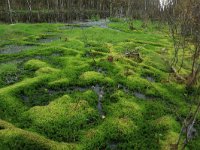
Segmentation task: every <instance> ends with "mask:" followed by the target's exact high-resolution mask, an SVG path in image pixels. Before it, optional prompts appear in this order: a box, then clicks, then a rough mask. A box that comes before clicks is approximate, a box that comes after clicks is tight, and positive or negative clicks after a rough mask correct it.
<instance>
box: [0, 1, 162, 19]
mask: <svg viewBox="0 0 200 150" xmlns="http://www.w3.org/2000/svg"><path fill="white" fill-rule="evenodd" d="M160 8H161V6H160V1H159V0H1V1H0V21H1V22H68V21H71V20H82V19H90V18H92V17H95V16H98V17H101V18H104V17H124V16H131V17H133V18H144V17H147V14H148V17H150V18H153V19H156V17H158V15H157V14H159V13H158V12H159V11H160ZM155 14H156V15H155Z"/></svg>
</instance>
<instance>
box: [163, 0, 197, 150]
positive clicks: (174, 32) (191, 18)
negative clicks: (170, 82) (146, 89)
mask: <svg viewBox="0 0 200 150" xmlns="http://www.w3.org/2000/svg"><path fill="white" fill-rule="evenodd" d="M199 10H200V1H199V0H184V1H182V0H169V1H167V5H166V6H165V8H164V20H165V21H166V22H167V23H168V25H169V29H170V33H171V36H172V39H173V43H174V58H173V60H172V65H174V66H176V67H179V70H178V72H179V71H180V70H181V69H182V68H183V67H185V66H184V64H186V63H187V64H189V67H190V68H187V70H188V69H190V72H189V73H188V74H187V76H186V77H185V82H186V89H187V99H192V97H193V98H194V99H199V89H200V85H199V83H198V81H199V79H200V76H199V74H200V13H199ZM180 53H181V55H180ZM191 89H192V90H191ZM195 91H196V92H195ZM196 104H197V107H196V110H195V111H194V110H192V109H191V110H190V112H189V113H188V115H187V117H186V118H185V120H184V121H183V127H182V130H181V133H180V137H179V139H178V142H177V143H176V144H175V145H173V146H174V147H173V149H178V148H179V147H181V149H184V148H185V147H186V146H187V144H188V143H189V141H190V140H192V138H193V136H194V135H193V134H194V131H195V129H194V125H195V122H196V118H197V115H198V113H199V111H200V102H199V100H198V101H197V102H196ZM183 135H184V141H183V142H181V139H182V138H181V137H182V136H183Z"/></svg>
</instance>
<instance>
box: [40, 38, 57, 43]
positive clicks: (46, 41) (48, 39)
mask: <svg viewBox="0 0 200 150" xmlns="http://www.w3.org/2000/svg"><path fill="white" fill-rule="evenodd" d="M59 39H60V38H58V37H51V38H42V39H39V40H38V43H44V44H46V43H51V42H54V41H58V40H59Z"/></svg>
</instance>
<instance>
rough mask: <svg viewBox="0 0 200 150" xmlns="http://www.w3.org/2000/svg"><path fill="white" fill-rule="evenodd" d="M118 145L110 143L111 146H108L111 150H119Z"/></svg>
mask: <svg viewBox="0 0 200 150" xmlns="http://www.w3.org/2000/svg"><path fill="white" fill-rule="evenodd" d="M117 145H118V144H117V143H114V142H113V143H110V144H109V145H108V148H109V149H110V150H117Z"/></svg>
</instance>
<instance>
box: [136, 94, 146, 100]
mask: <svg viewBox="0 0 200 150" xmlns="http://www.w3.org/2000/svg"><path fill="white" fill-rule="evenodd" d="M134 95H135V97H137V98H139V99H144V100H145V99H147V97H146V95H144V94H142V93H139V92H134Z"/></svg>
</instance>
